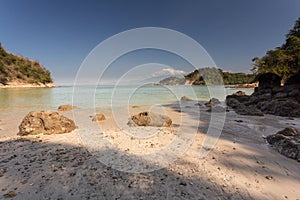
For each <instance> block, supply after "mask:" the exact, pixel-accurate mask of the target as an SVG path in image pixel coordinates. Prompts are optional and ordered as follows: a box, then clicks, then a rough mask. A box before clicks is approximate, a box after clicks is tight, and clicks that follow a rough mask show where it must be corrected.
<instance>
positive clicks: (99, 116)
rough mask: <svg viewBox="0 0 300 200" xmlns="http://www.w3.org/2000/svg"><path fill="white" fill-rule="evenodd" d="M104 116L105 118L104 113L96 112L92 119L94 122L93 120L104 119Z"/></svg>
mask: <svg viewBox="0 0 300 200" xmlns="http://www.w3.org/2000/svg"><path fill="white" fill-rule="evenodd" d="M105 119H106V118H105V115H104V114H102V113H96V116H94V117H92V121H93V122H94V121H98V122H99V121H103V120H105Z"/></svg>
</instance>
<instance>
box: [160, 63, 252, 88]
mask: <svg viewBox="0 0 300 200" xmlns="http://www.w3.org/2000/svg"><path fill="white" fill-rule="evenodd" d="M255 78H256V75H255V74H245V73H230V72H224V71H223V70H222V69H217V68H212V67H205V68H199V69H196V70H194V71H193V72H190V73H188V74H187V75H185V76H184V77H182V78H179V77H176V76H171V77H168V78H165V79H163V80H161V81H160V82H159V83H160V84H161V85H206V84H208V85H209V84H213V85H215V84H217V85H223V84H225V85H241V84H253V83H255V82H256V79H255ZM222 81H223V82H222ZM253 85H255V84H253Z"/></svg>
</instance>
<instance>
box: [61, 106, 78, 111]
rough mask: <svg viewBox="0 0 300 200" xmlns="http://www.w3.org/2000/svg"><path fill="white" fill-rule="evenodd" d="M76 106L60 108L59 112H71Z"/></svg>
mask: <svg viewBox="0 0 300 200" xmlns="http://www.w3.org/2000/svg"><path fill="white" fill-rule="evenodd" d="M74 108H75V106H72V105H61V106H59V107H58V111H70V110H73V109H74Z"/></svg>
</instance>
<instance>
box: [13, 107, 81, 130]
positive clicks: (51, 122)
mask: <svg viewBox="0 0 300 200" xmlns="http://www.w3.org/2000/svg"><path fill="white" fill-rule="evenodd" d="M74 129H76V125H75V123H74V121H72V120H71V119H68V118H67V117H65V116H63V115H62V114H60V113H58V112H54V111H40V112H34V111H33V112H30V113H29V114H27V115H26V116H25V118H24V119H23V120H22V122H21V124H20V126H19V133H18V135H22V136H24V135H36V134H61V133H68V132H71V131H73V130H74Z"/></svg>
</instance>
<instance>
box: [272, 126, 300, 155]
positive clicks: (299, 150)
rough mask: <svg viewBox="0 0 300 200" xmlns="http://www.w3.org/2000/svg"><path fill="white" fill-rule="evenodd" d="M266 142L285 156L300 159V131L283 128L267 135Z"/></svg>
mask: <svg viewBox="0 0 300 200" xmlns="http://www.w3.org/2000/svg"><path fill="white" fill-rule="evenodd" d="M267 141H268V143H269V144H270V145H271V146H272V147H274V148H275V149H276V150H277V151H278V152H279V153H281V154H282V155H285V156H286V157H289V158H292V159H295V160H298V161H300V131H299V130H296V129H294V128H285V129H283V130H281V131H279V132H277V133H276V134H274V135H269V136H267Z"/></svg>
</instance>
